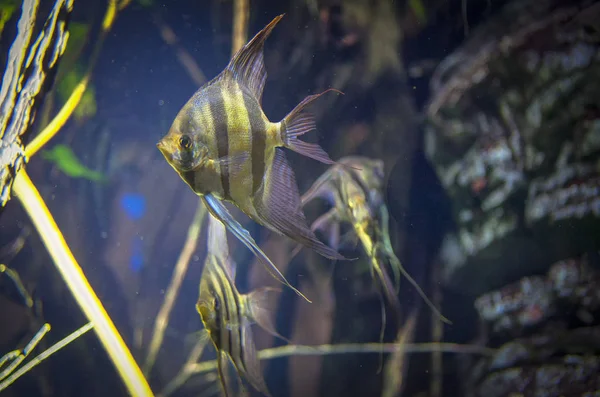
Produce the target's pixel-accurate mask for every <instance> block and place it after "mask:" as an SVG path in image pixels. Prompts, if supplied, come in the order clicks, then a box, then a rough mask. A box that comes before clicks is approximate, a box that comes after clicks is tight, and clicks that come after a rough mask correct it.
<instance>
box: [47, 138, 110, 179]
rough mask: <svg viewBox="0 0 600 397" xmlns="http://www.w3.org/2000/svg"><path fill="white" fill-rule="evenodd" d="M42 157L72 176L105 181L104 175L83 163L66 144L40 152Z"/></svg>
mask: <svg viewBox="0 0 600 397" xmlns="http://www.w3.org/2000/svg"><path fill="white" fill-rule="evenodd" d="M42 157H43V158H44V159H46V160H48V161H51V162H53V163H54V164H56V166H57V167H58V169H59V170H61V171H62V172H63V173H64V174H66V175H68V176H70V177H72V178H83V179H89V180H91V181H96V182H106V177H105V176H104V175H103V174H102V173H100V172H98V171H94V170H91V169H89V168H87V167H86V166H85V165H83V164H82V163H81V162H80V161H79V159H78V158H77V156H75V153H73V150H71V148H70V147H68V146H67V145H61V144H59V145H56V146H54V147H53V148H52V149H51V150H45V151H43V152H42Z"/></svg>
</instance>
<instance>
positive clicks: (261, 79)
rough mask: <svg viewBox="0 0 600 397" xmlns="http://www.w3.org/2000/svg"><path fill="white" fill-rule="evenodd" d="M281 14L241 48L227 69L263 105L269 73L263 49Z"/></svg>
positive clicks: (281, 16)
mask: <svg viewBox="0 0 600 397" xmlns="http://www.w3.org/2000/svg"><path fill="white" fill-rule="evenodd" d="M284 15H285V14H281V15H279V16H277V17H275V19H273V20H272V21H271V22H270V23H269V24H268V25H267V26H265V27H264V28H263V30H261V31H260V32H258V33H257V34H256V36H254V37H253V38H252V40H250V41H249V42H248V43H247V44H246V45H245V46H243V47H242V48H240V50H239V51H238V52H236V54H235V55H234V56H233V58H232V59H231V61H229V65H227V67H226V68H225V70H226V71H229V72H230V73H231V74H232V77H233V78H234V79H235V80H237V81H238V82H239V83H240V84H242V85H243V86H245V87H246V88H248V89H249V90H250V92H252V94H253V95H254V97H255V98H256V100H257V101H258V102H259V103H261V99H262V93H263V89H264V87H265V81H266V80H267V71H266V70H265V63H264V60H263V47H264V44H265V40H266V39H267V37H269V35H270V34H271V31H273V28H274V27H275V25H277V23H278V22H279V21H280V20H281V18H283V16H284Z"/></svg>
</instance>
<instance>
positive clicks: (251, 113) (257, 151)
mask: <svg viewBox="0 0 600 397" xmlns="http://www.w3.org/2000/svg"><path fill="white" fill-rule="evenodd" d="M243 97H244V106H245V107H246V110H247V111H248V119H249V120H250V128H251V131H252V154H251V156H252V157H251V158H252V195H254V193H256V191H257V190H258V188H260V185H261V183H262V180H263V176H264V173H265V149H266V136H267V125H266V123H265V121H264V120H263V118H262V117H261V116H262V114H261V113H262V111H261V109H260V105H259V104H258V102H257V101H256V99H254V98H253V97H251V96H250V95H248V94H246V93H244V95H243Z"/></svg>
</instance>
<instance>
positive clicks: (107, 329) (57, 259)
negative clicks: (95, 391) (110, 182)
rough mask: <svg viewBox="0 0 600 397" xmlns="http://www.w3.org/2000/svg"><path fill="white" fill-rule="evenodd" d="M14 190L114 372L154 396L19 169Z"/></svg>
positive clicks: (139, 392)
mask: <svg viewBox="0 0 600 397" xmlns="http://www.w3.org/2000/svg"><path fill="white" fill-rule="evenodd" d="M14 193H15V194H16V196H17V197H18V199H19V200H20V201H21V204H22V205H23V207H24V208H25V211H26V212H27V214H28V215H29V217H30V218H31V221H32V222H33V224H34V226H35V228H36V230H37V231H38V233H39V234H40V237H41V238H42V241H43V243H44V245H45V246H46V249H47V250H48V252H49V253H50V257H51V258H52V260H53V262H54V264H55V265H56V267H57V269H58V271H59V272H60V274H61V276H62V278H63V280H64V281H65V283H66V284H67V286H68V287H69V290H70V291H71V293H72V294H73V296H74V297H75V300H76V301H77V304H78V305H79V306H80V307H81V309H82V310H83V312H84V313H85V315H86V317H87V318H88V319H89V320H90V321H91V322H92V323H93V324H94V330H95V331H96V334H97V335H98V338H99V339H100V342H101V343H102V345H103V346H104V348H105V349H106V351H107V353H108V355H109V357H110V359H111V360H112V362H113V364H114V365H115V367H116V369H117V372H118V373H119V375H120V376H121V379H122V380H123V382H124V383H125V386H126V387H127V389H128V390H129V393H130V394H131V395H133V396H153V395H154V394H153V393H152V390H150V386H149V385H148V382H147V381H146V378H144V376H143V375H142V371H141V370H140V368H139V367H138V365H137V364H136V362H135V360H134V358H133V356H132V355H131V352H130V351H129V349H128V348H127V345H126V344H125V342H124V341H123V339H122V338H121V335H120V334H119V331H117V329H116V328H115V325H114V324H113V322H112V320H111V319H110V317H109V316H108V314H107V313H106V310H105V309H104V306H103V305H102V302H100V300H99V299H98V297H97V296H96V293H95V292H94V290H93V289H92V287H91V286H90V284H89V282H88V281H87V279H86V277H85V275H84V273H83V271H82V270H81V267H80V266H79V264H78V263H77V261H76V260H75V257H74V256H73V253H72V252H71V249H70V248H69V246H68V245H67V243H66V241H65V239H64V237H63V235H62V233H61V232H60V229H59V228H58V226H57V225H56V222H55V221H54V218H53V217H52V215H51V214H50V211H49V210H48V207H47V206H46V203H44V200H43V199H42V197H41V196H40V193H39V192H38V190H37V189H36V187H35V186H34V185H33V182H32V181H31V179H29V175H27V172H26V171H25V170H24V169H22V170H21V171H20V172H19V174H18V175H17V177H16V178H15V182H14Z"/></svg>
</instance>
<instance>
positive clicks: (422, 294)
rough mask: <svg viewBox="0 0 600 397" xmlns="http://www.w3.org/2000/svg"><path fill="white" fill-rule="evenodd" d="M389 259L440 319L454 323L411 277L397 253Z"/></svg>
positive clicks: (447, 322)
mask: <svg viewBox="0 0 600 397" xmlns="http://www.w3.org/2000/svg"><path fill="white" fill-rule="evenodd" d="M389 260H390V264H391V265H392V266H396V267H397V268H398V270H399V271H400V273H402V275H403V276H404V277H406V279H407V280H408V282H409V283H410V285H412V286H413V287H414V288H415V290H416V291H417V293H418V294H419V296H421V298H422V299H423V300H424V301H425V303H426V304H427V306H429V308H430V309H431V310H432V311H433V312H434V313H435V315H436V316H438V317H439V318H440V320H442V321H443V322H445V323H446V324H452V321H450V320H449V319H447V318H446V317H445V316H444V315H443V314H442V313H441V312H440V310H439V309H438V308H437V307H435V305H434V304H433V302H432V301H431V300H430V299H429V298H428V297H427V295H426V294H425V292H424V291H423V289H422V288H421V287H420V286H419V284H417V282H416V281H415V279H413V278H412V277H411V275H410V274H408V272H407V271H406V269H405V268H404V266H402V263H400V260H399V259H398V258H397V257H396V255H391V256H389Z"/></svg>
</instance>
